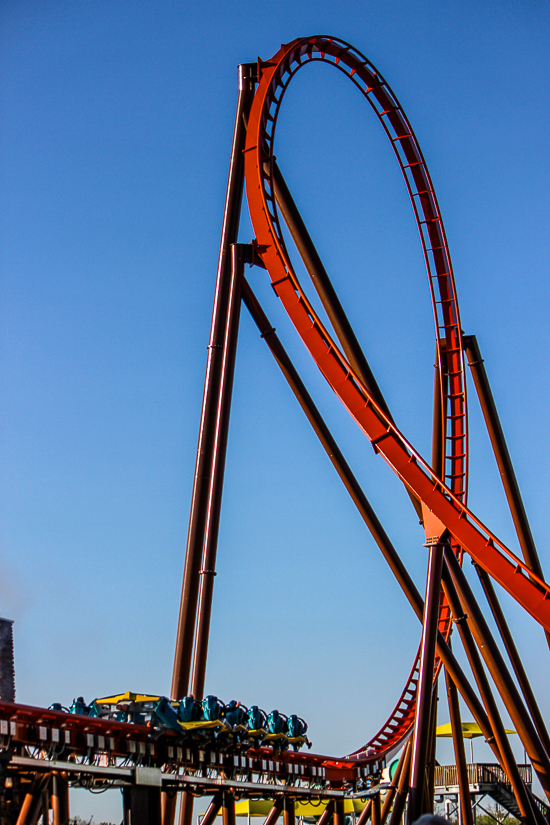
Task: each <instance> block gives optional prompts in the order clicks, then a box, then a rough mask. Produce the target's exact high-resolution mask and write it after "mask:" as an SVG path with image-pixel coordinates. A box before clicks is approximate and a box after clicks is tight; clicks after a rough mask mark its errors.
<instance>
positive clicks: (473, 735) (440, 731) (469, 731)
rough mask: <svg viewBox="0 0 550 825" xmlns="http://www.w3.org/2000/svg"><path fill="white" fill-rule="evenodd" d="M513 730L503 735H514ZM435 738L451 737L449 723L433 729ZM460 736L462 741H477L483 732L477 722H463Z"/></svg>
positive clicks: (451, 732)
mask: <svg viewBox="0 0 550 825" xmlns="http://www.w3.org/2000/svg"><path fill="white" fill-rule="evenodd" d="M515 732H516V731H515V730H505V731H504V733H515ZM435 735H436V736H452V735H453V731H452V728H451V723H450V722H447V724H446V725H439V727H437V728H436V729H435ZM462 736H463V738H464V739H477V737H478V736H483V731H482V730H481V728H480V727H479V725H478V724H477V722H463V723H462Z"/></svg>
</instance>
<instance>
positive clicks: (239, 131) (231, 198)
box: [171, 64, 255, 699]
mask: <svg viewBox="0 0 550 825" xmlns="http://www.w3.org/2000/svg"><path fill="white" fill-rule="evenodd" d="M254 72H255V66H254V65H253V64H243V65H241V66H239V96H238V101H237V113H236V116H235V128H234V132H233V144H232V148H231V159H230V164H229V177H228V182H227V193H226V198H225V209H224V215H223V224H222V236H221V244H220V254H219V259H218V274H217V280H216V291H215V298H214V308H213V312H212V325H211V330H210V341H209V345H208V359H207V366H206V378H205V386H204V396H203V404H202V413H201V422H200V429H199V441H198V447H197V461H196V465H195V478H194V483H193V493H192V500H191V514H190V518H189V532H188V536H187V549H186V555H185V568H184V574H183V584H182V593H181V603H180V612H179V619H178V630H177V638H176V650H175V656H174V671H173V677H172V689H171V696H172V698H174V699H180V698H181V697H182V696H184V695H185V694H186V693H187V691H188V687H189V673H190V668H191V657H192V646H193V639H194V633H195V620H196V611H197V598H198V591H199V572H200V565H201V559H202V554H203V547H204V540H205V536H206V533H207V530H208V524H209V519H210V518H211V517H212V516H213V515H214V514H213V513H212V510H211V506H210V504H211V496H212V492H211V490H212V478H213V473H214V468H213V466H212V463H213V460H214V452H215V447H216V444H215V433H216V422H217V419H218V415H219V405H220V395H221V387H222V381H223V360H224V359H223V344H224V339H225V331H226V320H227V306H228V302H229V293H230V289H229V284H230V280H231V256H230V247H231V244H234V243H236V242H237V233H238V229H239V219H240V211H241V203H242V196H243V184H244V159H243V148H244V143H245V138H246V125H245V118H246V117H247V115H248V112H249V109H250V105H251V102H252V99H253V95H254V82H255V80H254V77H255V75H254ZM198 698H201V697H198Z"/></svg>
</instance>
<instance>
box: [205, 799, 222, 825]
mask: <svg viewBox="0 0 550 825" xmlns="http://www.w3.org/2000/svg"><path fill="white" fill-rule="evenodd" d="M222 802H223V792H222V791H220V793H217V794H215V795H214V796H213V798H212V802H211V803H210V805H209V806H208V808H207V809H206V812H205V814H204V816H203V818H202V819H201V825H214V822H215V821H216V817H217V816H218V814H219V812H220V808H221V806H222Z"/></svg>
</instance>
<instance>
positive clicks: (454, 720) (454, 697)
mask: <svg viewBox="0 0 550 825" xmlns="http://www.w3.org/2000/svg"><path fill="white" fill-rule="evenodd" d="M445 684H446V687H447V700H448V703H449V716H450V719H451V731H452V734H453V748H454V753H455V763H456V772H457V775H458V788H459V793H460V825H474V820H473V817H472V800H471V797H470V783H469V779H468V767H467V765H466V753H465V751H464V737H463V735H462V719H461V717H460V703H459V701H458V693H457V690H456V685H455V683H454V682H453V680H452V679H451V677H450V676H449V674H448V673H447V671H446V670H445Z"/></svg>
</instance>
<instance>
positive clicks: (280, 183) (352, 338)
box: [273, 162, 422, 521]
mask: <svg viewBox="0 0 550 825" xmlns="http://www.w3.org/2000/svg"><path fill="white" fill-rule="evenodd" d="M273 186H274V194H275V200H276V201H277V205H278V207H279V209H280V211H281V215H282V216H283V218H284V221H285V223H286V225H287V226H288V229H289V232H290V234H291V235H292V239H293V241H294V243H295V244H296V248H297V250H298V252H299V253H300V257H301V258H302V261H303V262H304V266H305V268H306V269H307V272H308V274H309V277H310V278H311V281H312V283H313V286H314V287H315V289H316V291H317V294H318V295H319V298H320V300H321V303H322V304H323V307H324V309H325V312H326V313H327V315H328V317H329V320H330V323H331V324H332V327H333V329H334V332H335V333H336V337H337V338H338V340H339V341H340V344H341V346H342V349H343V350H344V353H345V355H346V358H347V359H348V361H349V363H350V365H351V367H352V368H353V370H354V371H355V372H356V373H357V375H358V376H359V378H360V379H361V381H362V382H363V384H364V385H365V387H366V388H367V389H368V391H369V393H370V394H371V396H372V397H373V398H374V400H375V401H376V403H377V404H378V406H379V407H380V408H381V409H382V410H383V411H384V412H385V414H386V415H387V416H388V418H389V419H390V420H391V421H393V418H392V415H391V412H390V410H389V407H388V405H387V403H386V399H385V398H384V396H383V395H382V391H381V389H380V387H379V386H378V383H377V381H376V378H375V377H374V373H373V372H372V370H371V368H370V365H369V363H368V361H367V359H366V357H365V353H364V352H363V350H362V348H361V345H360V344H359V341H358V340H357V337H356V335H355V332H354V331H353V327H352V326H351V323H350V321H349V319H348V317H347V315H346V313H345V311H344V308H343V306H342V304H341V303H340V299H339V298H338V295H337V294H336V290H335V289H334V287H333V285H332V281H331V280H330V278H329V275H328V272H327V271H326V269H325V267H324V266H323V262H322V261H321V258H320V256H319V253H318V252H317V249H316V247H315V244H314V243H313V240H312V238H311V236H310V234H309V232H308V230H307V227H306V225H305V223H304V221H303V219H302V216H301V215H300V211H299V209H298V207H297V206H296V204H295V202H294V199H293V197H292V195H291V193H290V190H289V188H288V186H287V185H286V181H285V179H284V178H283V175H282V174H281V170H280V169H279V167H278V166H277V163H276V162H275V163H274V167H273ZM409 495H410V498H411V501H412V503H413V505H414V508H415V510H416V513H417V515H418V518H419V520H420V521H422V507H421V504H420V502H419V500H418V499H417V498H416V496H415V495H414V494H413V493H412V492H410V491H409Z"/></svg>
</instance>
